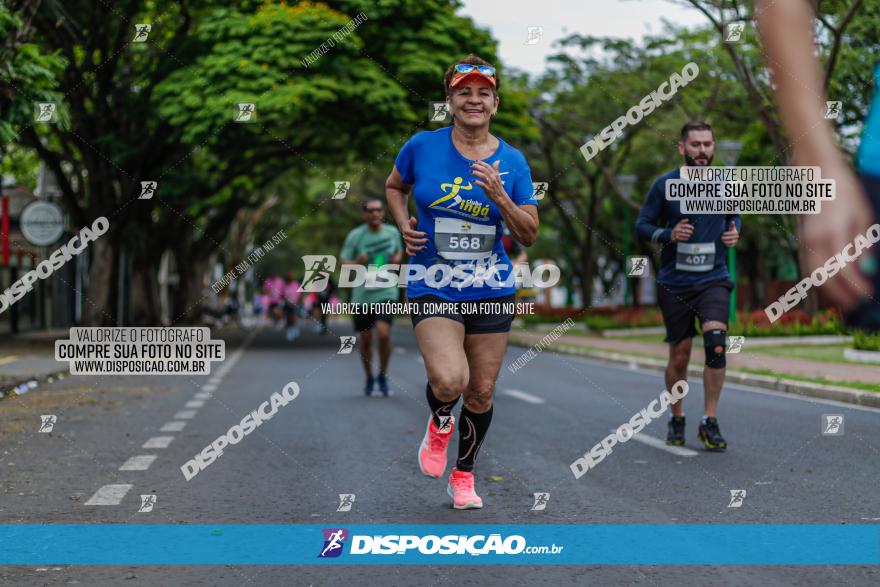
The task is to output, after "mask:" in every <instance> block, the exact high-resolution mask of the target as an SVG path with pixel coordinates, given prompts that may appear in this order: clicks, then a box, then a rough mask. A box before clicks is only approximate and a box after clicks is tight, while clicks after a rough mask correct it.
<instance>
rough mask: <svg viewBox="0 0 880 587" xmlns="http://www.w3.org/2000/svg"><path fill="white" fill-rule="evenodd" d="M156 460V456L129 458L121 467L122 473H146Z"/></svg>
mask: <svg viewBox="0 0 880 587" xmlns="http://www.w3.org/2000/svg"><path fill="white" fill-rule="evenodd" d="M155 460H156V455H137V456H134V457H131V458H129V459H128V460H127V461H125V462H124V463H122V466H121V467H119V470H120V471H146V470H147V469H149V468H150V465H152V464H153V461H155Z"/></svg>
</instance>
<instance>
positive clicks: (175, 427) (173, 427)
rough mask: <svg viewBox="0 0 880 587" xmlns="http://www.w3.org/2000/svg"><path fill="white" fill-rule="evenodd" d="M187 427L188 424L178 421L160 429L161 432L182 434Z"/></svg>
mask: <svg viewBox="0 0 880 587" xmlns="http://www.w3.org/2000/svg"><path fill="white" fill-rule="evenodd" d="M184 426H186V422H182V421H180V420H177V421H175V422H168V423H167V424H165V425H164V426H162V427H161V428H159V432H180V431H181V430H183V427H184Z"/></svg>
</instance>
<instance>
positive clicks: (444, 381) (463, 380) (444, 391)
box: [428, 373, 468, 401]
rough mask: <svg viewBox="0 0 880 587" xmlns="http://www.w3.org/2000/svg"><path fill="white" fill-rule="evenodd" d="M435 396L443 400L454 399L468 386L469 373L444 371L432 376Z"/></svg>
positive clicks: (432, 387) (431, 381)
mask: <svg viewBox="0 0 880 587" xmlns="http://www.w3.org/2000/svg"><path fill="white" fill-rule="evenodd" d="M428 381H429V382H430V383H431V390H432V391H433V392H434V397H436V398H437V399H439V400H441V401H452V400H454V399H455V398H457V397H458V396H460V395H461V394H462V393H464V392H465V390H466V389H467V386H468V375H467V373H443V374H441V375H437V376H436V377H430V378H429V379H428Z"/></svg>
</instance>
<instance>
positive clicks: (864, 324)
mask: <svg viewBox="0 0 880 587" xmlns="http://www.w3.org/2000/svg"><path fill="white" fill-rule="evenodd" d="M860 179H861V181H862V187H864V188H865V193H866V194H867V195H868V202H869V203H870V205H871V209H872V210H873V212H874V220H873V221H872V223H880V177H872V176H869V175H862V176H861V177H860ZM863 254H865V255H873V257H874V258H873V263H870V264H869V267H872V268H873V270H874V274H873V275H867V276H866V277H867V278H868V280H869V281H871V283H872V284H873V289H874V291H873V293H872V294H871V297H872V298H873V299H870V298H869V299H867V300H865V301H864V302H862V303H861V305H859V306H858V307H856V308H855V309H854V310H853V311H852V312H850V313H848V314H847V315H846V317H845V319H846V322H847V324H849V325H850V326H852V327H854V328H859V329H862V330H868V331H877V330H880V303H878V300H880V243H878V244H875V245H874V246H872V247H871V248H870V249H868V250H866V251H865V252H864V253H863Z"/></svg>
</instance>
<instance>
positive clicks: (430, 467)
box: [419, 416, 455, 479]
mask: <svg viewBox="0 0 880 587" xmlns="http://www.w3.org/2000/svg"><path fill="white" fill-rule="evenodd" d="M454 429H455V418H453V417H452V416H444V417H441V418H440V428H439V429H438V428H437V426H435V425H434V417H433V416H428V429H427V430H426V431H425V437H424V438H423V439H422V446H420V447H419V468H420V469H421V470H422V473H424V474H425V475H427V476H428V477H433V478H434V479H439V478H440V475H442V474H443V471H445V470H446V447H447V446H449V439H450V438H452V431H453V430H454Z"/></svg>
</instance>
